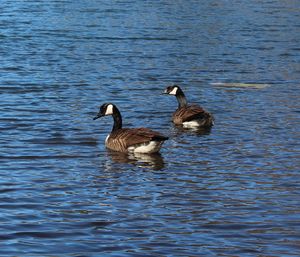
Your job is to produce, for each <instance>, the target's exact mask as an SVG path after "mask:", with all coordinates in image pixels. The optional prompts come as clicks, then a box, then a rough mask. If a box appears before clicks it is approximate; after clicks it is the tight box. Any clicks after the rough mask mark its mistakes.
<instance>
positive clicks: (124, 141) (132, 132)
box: [94, 103, 168, 154]
mask: <svg viewBox="0 0 300 257" xmlns="http://www.w3.org/2000/svg"><path fill="white" fill-rule="evenodd" d="M108 115H111V116H112V117H113V119H114V124H113V128H112V131H111V133H110V134H109V135H108V136H107V137H106V140H105V145H106V147H107V148H109V149H111V150H114V151H118V152H133V153H147V154H151V153H156V152H158V151H159V150H160V148H161V146H162V144H163V143H164V141H165V140H167V139H168V137H166V136H164V135H162V134H160V133H159V132H156V131H153V130H151V129H148V128H122V116H121V113H120V111H119V109H118V108H117V107H116V105H114V104H112V103H105V104H103V105H101V106H100V110H99V112H98V114H97V116H96V117H95V118H94V120H96V119H98V118H101V117H103V116H108Z"/></svg>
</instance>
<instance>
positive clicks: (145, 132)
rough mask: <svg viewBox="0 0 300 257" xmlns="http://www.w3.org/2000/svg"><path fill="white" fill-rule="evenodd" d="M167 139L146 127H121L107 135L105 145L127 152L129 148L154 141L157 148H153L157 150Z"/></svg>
mask: <svg viewBox="0 0 300 257" xmlns="http://www.w3.org/2000/svg"><path fill="white" fill-rule="evenodd" d="M167 139H168V137H165V136H163V135H162V134H160V133H158V132H156V131H153V130H151V129H147V128H122V129H118V130H115V131H112V132H111V134H110V135H109V136H108V137H107V139H106V142H105V145H106V146H107V147H108V148H109V149H112V150H115V151H119V152H128V151H129V149H132V150H134V149H135V148H137V147H139V146H142V145H147V144H148V143H150V142H155V143H157V148H158V149H156V148H155V150H159V148H160V146H161V145H162V143H163V141H165V140H167Z"/></svg>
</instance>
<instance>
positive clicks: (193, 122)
mask: <svg viewBox="0 0 300 257" xmlns="http://www.w3.org/2000/svg"><path fill="white" fill-rule="evenodd" d="M202 123H203V121H202V122H201V121H200V120H191V121H186V122H183V123H182V125H183V127H185V128H195V127H199V126H201V125H202Z"/></svg>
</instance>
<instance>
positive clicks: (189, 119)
mask: <svg viewBox="0 0 300 257" xmlns="http://www.w3.org/2000/svg"><path fill="white" fill-rule="evenodd" d="M163 94H167V95H175V96H176V98H177V101H178V108H177V110H176V111H175V112H174V113H173V116H172V120H173V122H174V123H175V124H176V125H183V127H186V128H194V127H202V128H209V127H211V126H213V125H214V118H213V116H212V114H210V113H209V112H207V111H206V110H204V109H203V108H202V107H200V106H199V105H196V104H192V105H188V104H187V100H186V98H185V95H184V93H183V91H182V89H181V88H180V87H179V86H177V85H174V86H169V87H167V88H166V89H165V90H164V92H163Z"/></svg>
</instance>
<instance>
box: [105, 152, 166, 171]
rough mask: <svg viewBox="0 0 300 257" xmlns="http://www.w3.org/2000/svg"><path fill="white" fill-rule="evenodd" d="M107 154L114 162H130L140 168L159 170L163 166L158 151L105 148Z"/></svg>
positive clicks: (162, 160)
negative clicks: (131, 151) (123, 151)
mask: <svg viewBox="0 0 300 257" xmlns="http://www.w3.org/2000/svg"><path fill="white" fill-rule="evenodd" d="M107 154H108V156H109V157H110V158H111V160H112V161H113V162H115V163H127V164H132V165H135V166H137V167H140V168H148V169H153V170H161V169H163V168H164V159H163V157H162V156H161V154H160V153H155V154H142V153H121V152H115V151H111V150H109V149H107Z"/></svg>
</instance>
